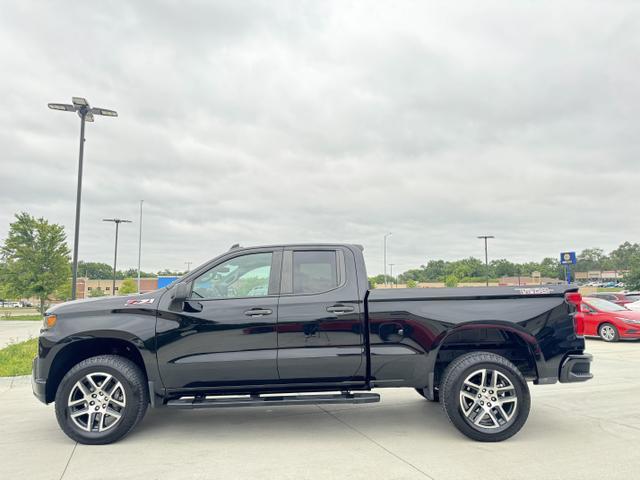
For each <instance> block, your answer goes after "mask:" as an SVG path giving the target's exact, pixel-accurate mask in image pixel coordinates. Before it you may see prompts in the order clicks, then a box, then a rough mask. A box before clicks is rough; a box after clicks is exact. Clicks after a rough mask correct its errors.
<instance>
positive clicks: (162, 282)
mask: <svg viewBox="0 0 640 480" xmlns="http://www.w3.org/2000/svg"><path fill="white" fill-rule="evenodd" d="M176 278H178V277H154V278H141V279H140V293H147V292H152V291H154V290H158V289H159V288H163V287H166V286H167V285H169V284H170V283H172V282H173V281H174V280H176ZM134 281H135V282H136V284H137V282H138V280H137V279H134ZM122 282H124V280H116V287H115V292H112V291H111V289H112V288H113V280H111V279H89V278H78V280H77V282H76V297H77V298H78V299H82V298H89V297H91V295H92V294H93V295H95V292H94V291H95V290H100V291H101V292H102V294H103V295H118V294H119V293H118V291H119V290H120V287H121V286H122Z"/></svg>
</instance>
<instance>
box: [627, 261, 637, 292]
mask: <svg viewBox="0 0 640 480" xmlns="http://www.w3.org/2000/svg"><path fill="white" fill-rule="evenodd" d="M624 286H625V288H626V289H628V290H640V264H637V265H634V266H633V267H631V270H629V272H628V273H627V274H626V275H625V276H624Z"/></svg>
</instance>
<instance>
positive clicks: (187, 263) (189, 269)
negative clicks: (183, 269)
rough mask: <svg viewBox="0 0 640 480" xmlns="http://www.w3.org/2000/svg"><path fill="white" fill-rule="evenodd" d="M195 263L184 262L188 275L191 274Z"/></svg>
mask: <svg viewBox="0 0 640 480" xmlns="http://www.w3.org/2000/svg"><path fill="white" fill-rule="evenodd" d="M192 263H193V262H184V264H185V265H186V266H187V273H189V272H190V271H191V264H192Z"/></svg>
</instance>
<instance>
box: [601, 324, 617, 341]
mask: <svg viewBox="0 0 640 480" xmlns="http://www.w3.org/2000/svg"><path fill="white" fill-rule="evenodd" d="M598 334H599V335H600V338H601V339H602V340H604V341H605V342H617V341H618V340H620V333H619V332H618V329H617V328H616V327H615V325H611V324H610V323H603V324H602V325H600V328H599V329H598Z"/></svg>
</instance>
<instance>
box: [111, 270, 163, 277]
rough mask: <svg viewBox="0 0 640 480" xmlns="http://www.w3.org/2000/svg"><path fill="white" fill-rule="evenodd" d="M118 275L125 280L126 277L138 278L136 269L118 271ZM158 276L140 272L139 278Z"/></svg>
mask: <svg viewBox="0 0 640 480" xmlns="http://www.w3.org/2000/svg"><path fill="white" fill-rule="evenodd" d="M117 274H118V275H122V277H123V278H127V277H131V278H134V277H137V276H138V269H137V268H129V269H127V270H124V271H118V272H117ZM157 276H158V275H156V274H155V273H149V272H143V271H140V278H155V277H157Z"/></svg>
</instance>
